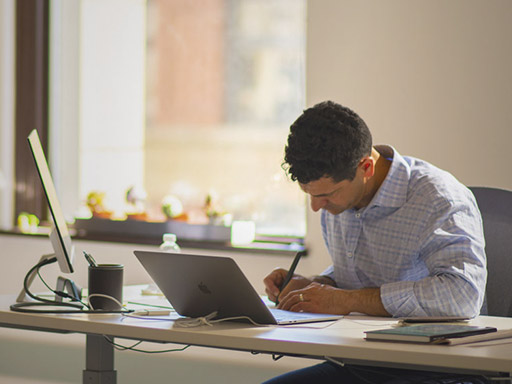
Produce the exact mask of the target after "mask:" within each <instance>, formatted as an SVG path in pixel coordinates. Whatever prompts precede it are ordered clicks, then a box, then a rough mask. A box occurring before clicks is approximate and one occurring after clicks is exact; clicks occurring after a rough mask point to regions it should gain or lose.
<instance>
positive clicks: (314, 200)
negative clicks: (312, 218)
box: [311, 196, 327, 212]
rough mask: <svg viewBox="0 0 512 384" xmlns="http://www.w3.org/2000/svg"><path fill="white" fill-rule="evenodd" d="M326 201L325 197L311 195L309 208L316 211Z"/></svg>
mask: <svg viewBox="0 0 512 384" xmlns="http://www.w3.org/2000/svg"><path fill="white" fill-rule="evenodd" d="M326 203H327V200H326V199H323V198H318V197H313V196H311V209H312V210H313V211H314V212H318V211H319V210H320V209H322V208H323V207H324V206H325V204H326Z"/></svg>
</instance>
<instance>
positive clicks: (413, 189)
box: [321, 146, 487, 317]
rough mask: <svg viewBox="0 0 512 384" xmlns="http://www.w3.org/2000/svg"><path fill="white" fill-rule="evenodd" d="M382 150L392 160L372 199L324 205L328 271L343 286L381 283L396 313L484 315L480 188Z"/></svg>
mask: <svg viewBox="0 0 512 384" xmlns="http://www.w3.org/2000/svg"><path fill="white" fill-rule="evenodd" d="M376 149H377V150H378V151H379V152H380V153H385V152H386V151H387V152H389V154H390V155H389V156H386V157H393V161H392V165H391V167H390V169H389V172H388V175H387V176H386V179H385V180H384V182H383V183H382V185H381V187H380V188H379V190H378V191H377V193H376V194H375V196H374V197H373V199H372V201H371V202H370V204H369V205H368V206H367V207H364V208H361V209H359V210H355V209H350V210H347V211H345V212H342V213H341V214H339V215H333V214H331V213H329V212H327V211H325V210H323V211H322V216H321V222H322V231H323V236H324V240H325V242H326V245H327V248H328V250H329V253H330V255H331V258H332V261H333V265H332V266H330V267H329V268H328V269H327V270H326V271H324V273H323V274H324V275H327V276H329V277H330V278H331V279H333V280H334V281H335V282H336V284H337V286H338V287H339V288H343V289H359V288H370V287H380V295H381V299H382V303H383V305H384V307H385V308H386V310H387V311H388V312H389V313H390V314H391V315H393V316H394V317H402V316H475V315H477V314H478V313H479V311H480V308H481V306H482V302H483V299H484V291H485V283H486V279H487V270H486V257H485V251H484V246H485V242H484V235H483V227H482V219H481V215H480V211H479V210H478V206H477V204H476V201H475V198H474V196H473V194H472V193H471V191H469V189H467V188H466V187H465V186H464V185H462V184H461V183H460V182H458V181H457V180H456V179H455V178H454V177H453V176H452V175H450V174H449V173H448V172H445V171H442V170H440V169H439V168H436V167H435V166H433V165H431V164H429V163H427V162H425V161H422V160H419V159H415V158H412V157H405V156H404V157H402V156H401V155H400V154H399V153H398V152H397V151H396V150H394V149H393V148H391V147H387V146H379V147H376ZM391 151H392V152H391Z"/></svg>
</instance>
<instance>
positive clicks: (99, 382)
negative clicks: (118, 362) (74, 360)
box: [82, 335, 117, 384]
mask: <svg viewBox="0 0 512 384" xmlns="http://www.w3.org/2000/svg"><path fill="white" fill-rule="evenodd" d="M86 337H87V339H86V348H85V370H84V371H83V376H82V383H83V384H116V382H117V372H116V371H115V370H114V347H113V346H112V344H110V343H109V342H108V341H107V340H105V338H104V337H103V336H101V335H87V336H86Z"/></svg>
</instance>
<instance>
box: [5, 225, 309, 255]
mask: <svg viewBox="0 0 512 384" xmlns="http://www.w3.org/2000/svg"><path fill="white" fill-rule="evenodd" d="M70 232H71V236H72V238H73V239H76V240H85V241H99V242H110V243H122V244H142V245H159V244H160V243H161V242H162V239H161V236H147V235H146V236H134V235H129V236H128V235H121V234H111V233H98V232H96V233H78V232H77V231H75V230H74V229H70ZM48 233H49V229H48V227H40V229H39V231H38V232H36V233H23V232H21V231H19V230H17V229H13V230H0V235H2V234H6V235H19V236H39V237H40V236H48ZM178 243H179V244H180V246H181V247H182V248H195V249H211V250H217V251H228V252H238V253H245V252H246V253H256V254H267V255H293V254H295V253H296V252H297V251H301V250H304V249H305V246H304V243H303V239H301V238H278V237H264V236H259V237H257V239H256V240H255V241H254V242H252V243H250V244H248V245H243V246H242V245H236V246H235V245H232V244H231V243H230V242H229V241H225V242H219V241H203V240H185V239H181V240H178Z"/></svg>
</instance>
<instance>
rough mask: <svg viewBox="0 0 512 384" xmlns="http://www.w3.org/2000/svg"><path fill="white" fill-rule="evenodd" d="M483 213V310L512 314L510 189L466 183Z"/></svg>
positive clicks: (497, 313) (511, 203)
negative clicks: (468, 184)
mask: <svg viewBox="0 0 512 384" xmlns="http://www.w3.org/2000/svg"><path fill="white" fill-rule="evenodd" d="M469 189H470V190H471V191H472V192H473V194H474V195H475V198H476V201H477V203H478V207H479V208H480V212H481V213H482V219H483V224H484V236H485V243H486V245H485V252H486V254H487V272H488V275H487V287H486V289H485V296H486V302H485V303H484V306H483V307H482V311H481V313H482V314H487V315H489V316H506V317H512V191H506V190H503V189H497V188H487V187H469Z"/></svg>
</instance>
